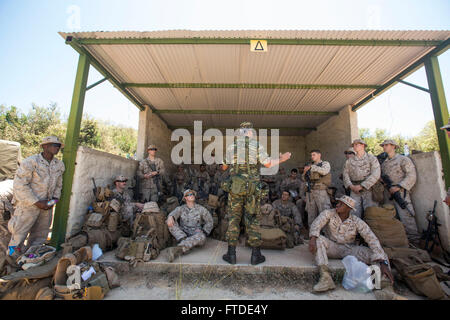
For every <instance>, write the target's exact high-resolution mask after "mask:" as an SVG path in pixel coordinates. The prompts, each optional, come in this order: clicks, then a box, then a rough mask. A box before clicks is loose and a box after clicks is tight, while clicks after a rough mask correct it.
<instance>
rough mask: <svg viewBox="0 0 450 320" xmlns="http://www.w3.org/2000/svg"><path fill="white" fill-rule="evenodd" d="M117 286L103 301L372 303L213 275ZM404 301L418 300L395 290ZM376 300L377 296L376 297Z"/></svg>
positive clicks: (283, 283) (338, 292)
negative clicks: (341, 301)
mask: <svg viewBox="0 0 450 320" xmlns="http://www.w3.org/2000/svg"><path fill="white" fill-rule="evenodd" d="M120 281H121V286H120V287H119V288H115V289H113V290H111V291H110V292H109V293H108V294H107V295H106V297H105V300H253V299H258V300H376V299H377V296H376V294H375V293H374V292H368V293H362V292H354V291H348V290H345V289H344V288H343V287H342V286H341V285H340V282H338V281H335V282H336V289H335V290H333V291H330V292H327V293H323V294H313V293H311V290H312V286H313V284H314V283H315V281H292V282H290V281H289V280H287V279H285V280H280V279H279V278H278V277H276V279H273V280H260V281H256V278H253V279H244V278H236V277H233V276H229V277H221V278H217V277H214V276H213V275H205V274H203V275H187V274H183V273H182V272H180V274H179V275H178V276H175V275H168V274H166V275H165V274H161V273H156V274H155V273H150V272H130V273H126V274H123V275H121V276H120ZM395 289H396V292H397V293H399V294H401V295H402V296H404V297H406V298H407V299H408V300H420V299H422V298H421V297H418V296H416V295H414V294H413V293H411V292H410V291H409V290H408V289H407V288H406V287H402V286H398V285H396V287H395ZM378 299H380V296H378Z"/></svg>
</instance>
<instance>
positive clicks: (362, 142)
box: [351, 139, 367, 147]
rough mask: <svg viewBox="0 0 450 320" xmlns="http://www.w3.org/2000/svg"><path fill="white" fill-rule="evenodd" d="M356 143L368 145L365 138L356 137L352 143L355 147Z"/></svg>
mask: <svg viewBox="0 0 450 320" xmlns="http://www.w3.org/2000/svg"><path fill="white" fill-rule="evenodd" d="M355 143H361V144H363V145H365V146H366V147H367V143H365V142H364V140H363V139H355V140H353V142H352V144H351V147H353V145H354V144H355Z"/></svg>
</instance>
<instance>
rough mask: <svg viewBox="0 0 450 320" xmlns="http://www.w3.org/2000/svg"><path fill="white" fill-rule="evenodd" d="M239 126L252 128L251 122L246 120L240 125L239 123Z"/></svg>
mask: <svg viewBox="0 0 450 320" xmlns="http://www.w3.org/2000/svg"><path fill="white" fill-rule="evenodd" d="M239 127H240V128H247V129H248V128H253V124H252V123H251V122H248V121H246V122H242V123H241V124H240V125H239Z"/></svg>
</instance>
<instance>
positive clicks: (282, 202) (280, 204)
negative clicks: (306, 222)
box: [272, 190, 303, 244]
mask: <svg viewBox="0 0 450 320" xmlns="http://www.w3.org/2000/svg"><path fill="white" fill-rule="evenodd" d="M272 206H273V208H274V209H277V210H278V211H279V212H280V214H281V215H282V216H285V217H288V218H291V219H292V221H293V222H294V223H295V225H294V229H295V232H294V233H295V234H297V237H296V238H297V239H299V240H300V239H301V238H300V229H301V228H302V226H303V223H302V216H301V215H300V212H299V211H298V209H297V206H296V205H295V204H294V203H293V202H292V201H291V200H290V193H289V191H288V190H283V193H282V194H281V199H278V200H275V201H274V202H273V203H272ZM296 244H300V242H299V243H296Z"/></svg>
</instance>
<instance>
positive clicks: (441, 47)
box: [352, 38, 450, 111]
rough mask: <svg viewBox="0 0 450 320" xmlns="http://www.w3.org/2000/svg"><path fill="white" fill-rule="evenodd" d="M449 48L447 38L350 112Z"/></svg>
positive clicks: (449, 44)
mask: <svg viewBox="0 0 450 320" xmlns="http://www.w3.org/2000/svg"><path fill="white" fill-rule="evenodd" d="M449 46H450V38H447V40H444V41H443V42H442V43H441V44H440V45H439V46H437V47H436V48H434V49H433V50H431V51H430V52H428V53H427V54H425V55H424V56H423V57H422V58H420V59H419V60H417V61H416V62H414V63H413V64H411V65H410V66H408V67H406V68H405V69H404V70H403V71H401V72H400V73H398V74H397V75H396V76H394V77H393V78H391V79H390V80H389V81H387V82H386V83H385V84H383V85H382V86H381V87H380V88H378V89H376V90H375V91H373V92H371V93H370V94H368V95H367V96H366V97H364V98H362V99H361V100H360V101H358V102H357V103H355V104H354V105H352V111H357V110H358V109H360V108H361V107H362V106H363V105H365V104H366V103H368V102H369V101H371V100H372V99H373V98H375V97H376V96H378V95H380V94H382V93H383V92H384V91H386V90H387V89H389V88H391V87H392V86H394V85H395V84H397V83H398V82H399V81H398V80H401V79H403V78H406V77H407V76H409V75H410V74H412V73H414V72H415V71H417V70H418V69H419V68H420V67H421V66H422V65H423V63H424V61H425V60H426V59H427V58H429V57H432V56H439V55H441V54H442V53H444V52H446V51H447V50H448V49H449Z"/></svg>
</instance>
